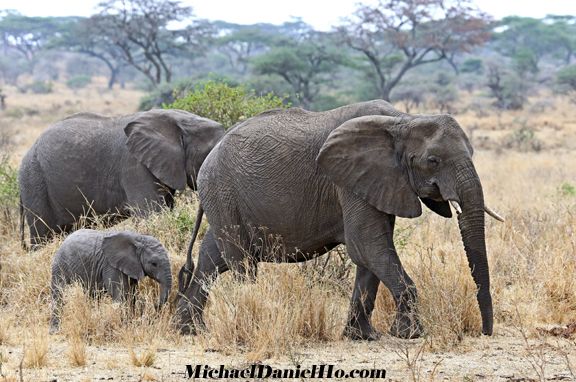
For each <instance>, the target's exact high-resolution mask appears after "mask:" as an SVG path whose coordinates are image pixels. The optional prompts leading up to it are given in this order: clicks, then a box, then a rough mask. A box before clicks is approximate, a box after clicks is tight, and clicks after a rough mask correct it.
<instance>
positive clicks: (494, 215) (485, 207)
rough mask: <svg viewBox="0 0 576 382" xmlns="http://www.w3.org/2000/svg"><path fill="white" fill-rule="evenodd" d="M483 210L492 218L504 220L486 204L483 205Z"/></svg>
mask: <svg viewBox="0 0 576 382" xmlns="http://www.w3.org/2000/svg"><path fill="white" fill-rule="evenodd" d="M484 211H485V212H486V213H487V214H488V215H490V216H492V217H493V218H494V219H496V220H498V221H501V222H503V221H504V218H503V217H502V216H500V215H499V214H498V213H496V212H495V211H494V210H492V209H491V208H490V207H488V206H486V205H484Z"/></svg>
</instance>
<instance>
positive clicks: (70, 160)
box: [18, 110, 224, 247]
mask: <svg viewBox="0 0 576 382" xmlns="http://www.w3.org/2000/svg"><path fill="white" fill-rule="evenodd" d="M223 135H224V129H223V127H222V126H221V125H220V124H219V123H217V122H214V121H212V120H209V119H206V118H202V117H199V116H197V115H195V114H192V113H188V112H185V111H181V110H150V111H147V112H140V113H136V114H132V115H127V116H123V117H105V116H102V115H98V114H92V113H80V114H74V115H72V116H70V117H68V118H66V119H64V120H62V121H59V122H57V123H55V124H54V125H53V126H51V127H49V128H48V129H47V130H46V131H45V132H44V133H42V135H41V136H40V137H39V138H38V140H37V141H36V142H35V143H34V145H33V146H32V148H31V149H30V150H29V151H28V153H27V154H26V155H25V156H24V158H23V160H22V164H21V166H20V172H19V177H18V181H19V185H20V190H21V201H20V202H21V207H20V211H21V215H22V216H21V223H20V229H21V236H22V244H23V246H24V247H25V243H24V219H25V220H26V222H27V223H28V226H29V228H30V239H31V243H32V245H33V247H36V246H37V245H39V244H40V243H42V242H43V241H46V240H47V239H49V238H50V237H51V235H52V233H53V232H58V231H70V230H71V229H72V228H73V224H74V223H75V222H76V221H77V220H78V218H79V217H80V216H82V215H90V214H92V215H98V214H107V213H110V214H115V215H116V216H117V217H120V218H121V217H124V216H127V215H129V214H130V213H131V212H134V210H136V211H137V212H138V213H140V214H143V215H145V214H147V213H149V212H150V211H153V210H157V209H159V208H160V207H161V206H163V205H168V206H170V207H171V206H172V204H173V196H174V192H175V190H183V189H184V188H185V187H186V185H187V184H188V186H190V187H191V188H193V189H194V188H195V183H196V175H197V173H198V170H199V168H200V165H201V164H202V162H203V161H204V159H205V158H206V155H208V153H209V152H210V150H211V149H212V148H213V147H214V145H215V144H216V143H217V142H218V140H219V139H220V138H221V137H222V136H223Z"/></svg>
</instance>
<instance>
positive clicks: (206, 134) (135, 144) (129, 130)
mask: <svg viewBox="0 0 576 382" xmlns="http://www.w3.org/2000/svg"><path fill="white" fill-rule="evenodd" d="M124 133H125V134H126V136H127V137H128V139H127V141H126V144H127V146H128V150H129V151H130V153H132V155H134V156H135V157H136V158H137V159H138V161H140V162H141V163H142V164H143V165H144V166H146V168H148V170H150V172H151V173H152V174H153V175H154V176H155V177H156V178H157V179H159V180H160V181H161V182H162V183H163V184H165V185H167V186H168V187H170V188H172V189H174V190H183V189H184V188H185V187H186V184H188V186H189V187H190V188H192V189H193V190H195V189H196V176H197V174H198V170H199V169H200V166H201V165H202V162H203V161H204V159H205V158H206V156H207V155H208V153H209V152H210V150H212V148H213V147H214V146H215V145H216V143H218V141H219V140H220V138H222V136H223V135H224V128H223V127H222V125H220V124H219V123H217V122H214V121H212V120H210V119H207V118H202V117H199V116H197V115H195V114H192V113H189V112H186V111H183V110H160V109H158V110H150V111H147V112H142V113H138V114H136V115H135V116H134V118H132V119H131V120H130V121H129V122H128V123H127V124H126V125H125V127H124Z"/></svg>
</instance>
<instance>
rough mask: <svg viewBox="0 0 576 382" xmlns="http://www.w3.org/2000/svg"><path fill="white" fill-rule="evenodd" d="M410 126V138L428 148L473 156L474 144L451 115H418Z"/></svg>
mask: <svg viewBox="0 0 576 382" xmlns="http://www.w3.org/2000/svg"><path fill="white" fill-rule="evenodd" d="M410 127H411V128H410V138H411V139H413V140H414V141H417V142H419V143H420V144H422V145H423V147H425V148H426V149H427V150H433V151H436V150H442V151H443V152H446V153H451V154H453V155H456V154H458V153H460V154H466V155H469V156H472V153H473V149H472V145H471V144H470V141H469V140H468V137H467V136H466V133H464V130H463V129H462V128H461V127H460V125H459V124H458V122H457V121H456V120H455V119H454V118H453V117H452V116H450V115H431V116H422V117H418V118H415V119H413V120H412V121H410Z"/></svg>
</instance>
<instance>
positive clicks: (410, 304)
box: [343, 194, 422, 338]
mask: <svg viewBox="0 0 576 382" xmlns="http://www.w3.org/2000/svg"><path fill="white" fill-rule="evenodd" d="M344 202H345V203H344V206H345V207H344V208H343V212H344V222H345V223H344V230H345V240H346V248H347V249H348V254H349V256H350V259H352V261H353V262H354V263H355V264H356V265H359V266H362V267H364V268H366V269H367V270H368V271H370V272H372V273H373V274H374V275H375V276H376V277H377V278H378V279H379V280H380V281H382V282H383V283H384V285H386V287H387V288H388V290H390V293H391V294H392V297H393V298H394V301H395V302H396V307H397V309H398V311H397V314H396V319H395V321H394V323H393V324H392V328H391V329H390V333H391V334H392V335H394V336H397V337H401V338H415V337H418V336H420V334H421V333H422V328H421V326H420V322H419V320H418V317H417V314H416V301H417V293H416V286H415V285H414V282H413V281H412V279H411V278H410V276H409V275H408V274H407V273H406V271H405V270H404V267H402V263H401V262H400V258H399V257H398V254H397V253H396V249H395V248H394V240H393V234H394V222H395V217H394V216H392V215H386V214H384V213H382V212H380V211H378V210H377V209H375V208H374V207H372V206H370V205H369V204H367V203H366V202H364V201H362V200H360V199H359V198H358V197H356V196H354V195H350V194H345V195H344ZM360 284H361V285H360V286H362V282H361V283H360ZM352 304H354V298H353V299H352Z"/></svg>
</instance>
